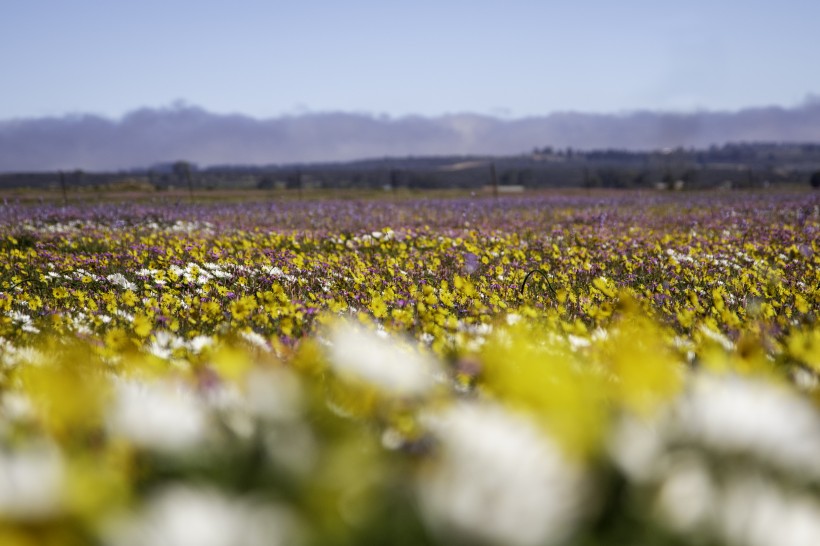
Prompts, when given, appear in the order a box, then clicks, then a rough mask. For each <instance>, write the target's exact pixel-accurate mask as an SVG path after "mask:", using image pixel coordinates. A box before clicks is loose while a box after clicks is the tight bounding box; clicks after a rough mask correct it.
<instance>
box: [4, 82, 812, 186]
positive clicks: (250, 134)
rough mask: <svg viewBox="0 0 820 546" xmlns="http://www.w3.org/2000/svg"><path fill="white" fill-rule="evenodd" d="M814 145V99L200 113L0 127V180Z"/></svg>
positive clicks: (149, 112) (150, 112)
mask: <svg viewBox="0 0 820 546" xmlns="http://www.w3.org/2000/svg"><path fill="white" fill-rule="evenodd" d="M760 141H765V142H814V143H816V142H820V97H816V96H814V97H812V98H810V99H807V100H806V101H805V102H804V103H803V104H801V105H799V106H796V107H792V108H783V107H774V106H773V107H760V108H748V109H743V110H739V111H734V112H719V111H701V112H692V113H666V112H651V111H638V112H630V113H623V114H587V113H576V112H566V113H555V114H550V115H547V116H541V117H527V118H519V119H499V118H494V117H490V116H483V115H477V114H451V115H444V116H440V117H421V116H408V117H399V118H391V117H384V116H381V117H380V116H371V115H366V114H354V113H336V112H330V113H308V114H302V115H298V116H282V117H277V118H270V119H255V118H252V117H248V116H244V115H237V114H230V115H226V114H215V113H211V112H208V111H206V110H203V109H201V108H197V107H191V106H175V107H170V108H158V109H152V108H143V109H139V110H135V111H133V112H131V113H129V114H127V115H125V116H123V117H122V118H120V119H108V118H103V117H100V116H95V115H69V116H65V117H44V118H28V119H25V118H24V119H13V120H6V121H0V172H19V171H47V170H55V169H84V170H87V171H91V170H118V169H130V168H138V167H146V166H148V165H152V164H155V163H161V162H169V161H174V160H180V159H184V160H187V161H190V162H192V163H195V164H198V165H200V166H208V165H215V164H222V165H225V164H248V165H267V164H292V163H307V162H331V161H349V160H354V159H361V158H377V157H388V156H389V157H406V156H436V155H482V154H485V155H486V154H491V155H508V154H516V153H524V152H528V151H530V150H532V149H533V148H534V147H545V146H550V147H554V148H567V147H572V148H575V149H581V150H589V149H622V150H654V149H661V148H676V147H684V148H689V147H697V148H705V147H708V146H710V145H721V144H724V143H727V142H760Z"/></svg>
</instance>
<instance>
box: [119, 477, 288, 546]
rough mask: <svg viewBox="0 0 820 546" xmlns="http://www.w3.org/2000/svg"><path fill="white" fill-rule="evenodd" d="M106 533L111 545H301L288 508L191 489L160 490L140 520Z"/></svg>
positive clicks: (125, 522)
mask: <svg viewBox="0 0 820 546" xmlns="http://www.w3.org/2000/svg"><path fill="white" fill-rule="evenodd" d="M105 534H106V535H108V536H107V539H108V540H107V541H106V542H107V543H109V544H111V545H112V546H143V545H147V544H155V545H163V546H277V545H279V544H294V543H299V542H300V541H299V540H298V539H299V536H298V534H299V529H298V526H297V521H296V519H295V517H294V516H293V515H292V514H291V513H290V512H288V511H287V510H286V509H284V508H283V507H280V506H277V505H273V504H257V503H251V502H249V501H247V500H245V499H242V498H235V497H229V496H227V495H225V494H224V493H221V492H219V491H217V490H214V489H205V488H193V487H186V486H176V487H171V488H168V489H165V490H164V491H161V492H160V493H159V494H157V495H155V496H154V497H153V498H151V499H150V500H149V502H148V504H147V506H146V507H145V508H144V509H143V510H142V511H141V512H140V513H139V514H138V515H137V516H135V517H133V516H132V517H131V518H128V519H123V520H120V521H115V522H113V523H112V524H111V525H109V527H108V529H107V530H106V532H105Z"/></svg>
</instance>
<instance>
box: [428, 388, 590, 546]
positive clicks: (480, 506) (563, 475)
mask: <svg viewBox="0 0 820 546" xmlns="http://www.w3.org/2000/svg"><path fill="white" fill-rule="evenodd" d="M428 425H429V427H430V430H431V431H432V432H433V433H434V435H435V436H436V438H437V439H438V441H439V452H438V453H437V457H436V458H435V460H434V461H433V463H432V465H431V466H430V467H429V468H426V469H425V470H426V472H424V473H423V474H422V476H421V478H420V482H419V497H420V499H421V503H422V512H423V515H424V517H425V518H426V520H427V521H428V522H429V523H430V524H431V526H432V527H433V528H435V529H437V530H439V531H441V532H443V533H445V536H447V535H448V534H455V535H456V536H458V537H463V538H466V539H468V540H479V541H482V542H487V543H491V544H504V545H514V546H535V545H539V544H555V543H558V542H560V541H561V540H562V539H564V538H566V537H567V535H568V534H569V533H570V532H571V531H572V530H573V528H574V526H575V525H576V524H577V522H578V520H579V517H580V516H581V503H582V500H583V498H584V494H585V488H584V479H583V478H584V476H583V474H582V472H581V469H580V468H578V467H577V466H574V465H573V464H572V463H570V462H569V461H568V460H567V459H565V458H564V456H563V454H562V453H561V451H560V450H559V449H558V448H557V446H555V445H554V444H553V443H552V442H551V441H550V440H549V439H548V438H547V437H545V436H544V435H543V434H542V432H541V429H540V428H539V427H538V426H536V425H535V424H534V423H531V422H530V421H528V420H527V418H526V417H524V416H523V415H520V414H516V413H512V412H510V411H508V410H506V409H504V408H503V407H501V406H496V405H489V404H478V403H458V404H456V405H454V406H452V407H450V408H448V409H446V410H445V411H443V412H441V413H439V414H435V415H431V416H430V417H429V421H428Z"/></svg>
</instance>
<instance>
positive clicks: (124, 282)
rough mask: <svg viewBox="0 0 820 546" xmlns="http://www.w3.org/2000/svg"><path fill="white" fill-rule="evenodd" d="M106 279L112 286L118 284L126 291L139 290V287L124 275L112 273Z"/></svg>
mask: <svg viewBox="0 0 820 546" xmlns="http://www.w3.org/2000/svg"><path fill="white" fill-rule="evenodd" d="M106 279H108V282H110V283H111V284H116V285H117V286H120V287H122V288H125V289H126V290H137V285H136V284H134V283H132V282H131V281H129V280H128V279H126V278H125V275H123V274H122V273H112V274H111V275H108V276H107V277H106Z"/></svg>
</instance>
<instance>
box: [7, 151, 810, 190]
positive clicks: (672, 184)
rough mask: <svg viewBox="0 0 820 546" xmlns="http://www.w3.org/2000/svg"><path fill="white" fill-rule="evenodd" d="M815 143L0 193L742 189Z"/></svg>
mask: <svg viewBox="0 0 820 546" xmlns="http://www.w3.org/2000/svg"><path fill="white" fill-rule="evenodd" d="M818 173H820V144H765V143H762V144H761V143H753V144H743V143H741V144H727V145H724V146H713V147H711V148H709V149H705V150H695V149H683V148H678V149H667V150H658V151H651V152H631V151H624V150H595V151H580V150H573V149H571V148H568V149H553V148H551V147H549V146H547V147H543V148H535V149H534V150H532V151H531V152H530V153H527V154H521V155H516V156H504V157H497V156H450V157H406V158H383V159H372V160H362V161H353V162H346V163H311V164H293V165H267V166H248V165H219V166H211V167H207V168H197V166H196V165H194V164H192V163H190V162H187V161H184V160H180V161H177V162H174V163H165V164H157V165H154V166H152V167H151V168H145V169H134V170H131V171H125V172H84V171H81V170H75V171H70V172H45V173H7V174H0V188H24V187H28V188H55V189H59V188H69V189H77V190H86V191H95V190H96V191H106V190H118V189H119V190H166V189H170V188H180V189H182V188H189V187H190V188H195V189H225V188H243V189H249V188H258V189H300V188H301V189H308V188H384V189H399V188H408V189H433V188H467V189H469V188H474V189H480V188H482V187H485V186H491V185H498V186H516V187H520V188H530V189H537V188H552V187H563V188H566V187H575V188H658V189H703V188H714V187H724V188H729V187H731V188H748V187H768V186H771V185H779V184H810V183H811V184H812V185H817V184H820V174H818Z"/></svg>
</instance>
